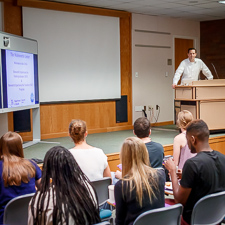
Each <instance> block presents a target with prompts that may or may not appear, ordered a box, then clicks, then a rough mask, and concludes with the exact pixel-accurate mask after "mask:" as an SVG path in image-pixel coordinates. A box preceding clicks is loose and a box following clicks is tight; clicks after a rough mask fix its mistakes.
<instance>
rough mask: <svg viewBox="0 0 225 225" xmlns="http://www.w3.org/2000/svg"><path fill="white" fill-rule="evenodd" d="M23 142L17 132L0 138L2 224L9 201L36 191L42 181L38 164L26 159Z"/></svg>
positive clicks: (0, 205) (8, 133)
mask: <svg viewBox="0 0 225 225" xmlns="http://www.w3.org/2000/svg"><path fill="white" fill-rule="evenodd" d="M22 142H23V141H22V138H21V136H20V135H19V134H17V133H15V132H7V133H6V134H4V135H3V136H2V137H1V139H0V175H1V176H0V224H3V215H4V209H5V206H6V205H7V203H8V202H9V201H10V200H11V199H13V198H15V197H17V196H20V195H24V194H29V193H34V192H35V191H36V189H35V186H39V184H40V181H41V170H40V168H39V167H38V166H37V164H36V163H35V162H33V161H31V160H27V159H24V153H23V147H22Z"/></svg>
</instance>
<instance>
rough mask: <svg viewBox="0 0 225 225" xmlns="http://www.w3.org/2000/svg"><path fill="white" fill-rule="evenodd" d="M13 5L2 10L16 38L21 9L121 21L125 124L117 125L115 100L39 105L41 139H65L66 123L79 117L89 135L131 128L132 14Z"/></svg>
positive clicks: (29, 1) (26, 2) (27, 2)
mask: <svg viewBox="0 0 225 225" xmlns="http://www.w3.org/2000/svg"><path fill="white" fill-rule="evenodd" d="M12 2H13V1H9V3H7V4H8V5H7V6H6V9H4V12H5V14H7V19H6V21H7V23H5V26H6V27H7V30H6V32H10V33H15V34H19V35H22V9H21V8H22V6H27V7H36V8H42V9H49V10H60V11H66V12H77V13H88V14H94V15H103V16H114V17H119V18H120V35H121V36H120V45H121V95H127V96H128V122H127V123H118V124H117V123H116V118H115V113H116V110H115V101H108V102H90V103H65V104H51V105H41V106H40V117H41V138H42V139H45V138H53V137H62V136H67V135H68V126H69V122H70V121H71V120H72V119H78V118H80V119H83V120H85V121H86V122H87V126H88V129H89V133H93V132H95V133H96V132H107V131H116V130H124V129H132V90H131V87H132V77H131V14H130V13H128V12H123V11H116V10H108V9H100V8H93V7H86V6H80V5H72V4H63V3H58V2H57V3H56V2H47V1H39V0H17V1H15V2H16V3H17V6H15V5H13V4H12ZM14 11H16V15H17V16H16V19H14V20H13V19H12V18H11V16H12V12H13V15H14V14H15V13H14ZM18 28H20V31H21V33H19V29H18ZM12 30H14V32H12ZM9 118H11V117H9ZM12 123H13V121H9V124H12ZM10 126H11V125H10ZM26 136H27V135H26ZM31 140H32V139H31Z"/></svg>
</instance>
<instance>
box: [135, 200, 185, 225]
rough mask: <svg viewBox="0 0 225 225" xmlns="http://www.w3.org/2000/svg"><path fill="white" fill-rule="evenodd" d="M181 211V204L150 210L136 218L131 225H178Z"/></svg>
mask: <svg viewBox="0 0 225 225" xmlns="http://www.w3.org/2000/svg"><path fill="white" fill-rule="evenodd" d="M182 211H183V206H182V205H181V204H175V205H172V206H168V207H163V208H158V209H152V210H149V211H147V212H144V213H142V214H141V215H140V216H138V217H137V219H136V220H135V221H134V224H133V225H148V224H149V225H150V224H157V225H165V224H166V225H180V220H181V215H182Z"/></svg>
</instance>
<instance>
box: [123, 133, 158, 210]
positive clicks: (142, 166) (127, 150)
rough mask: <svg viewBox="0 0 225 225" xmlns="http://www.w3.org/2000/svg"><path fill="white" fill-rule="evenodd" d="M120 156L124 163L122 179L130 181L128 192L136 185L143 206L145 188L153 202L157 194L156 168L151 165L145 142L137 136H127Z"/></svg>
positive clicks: (139, 201)
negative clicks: (154, 188)
mask: <svg viewBox="0 0 225 225" xmlns="http://www.w3.org/2000/svg"><path fill="white" fill-rule="evenodd" d="M120 157H121V162H122V165H123V170H122V177H123V179H122V180H124V181H127V182H128V183H129V185H128V187H129V191H128V192H131V191H132V190H133V188H134V187H135V189H136V196H137V200H138V203H139V205H140V206H142V200H143V199H142V196H143V190H145V191H147V194H148V196H149V199H150V202H151V201H152V199H153V197H154V196H155V193H154V192H153V187H157V182H156V179H155V178H156V170H155V169H153V168H151V167H150V163H149V155H148V151H147V149H146V146H145V144H144V142H143V141H142V140H141V139H139V138H137V137H129V138H126V139H125V141H124V143H123V145H122V148H121V153H120ZM150 183H151V185H150Z"/></svg>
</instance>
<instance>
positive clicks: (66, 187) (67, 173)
mask: <svg viewBox="0 0 225 225" xmlns="http://www.w3.org/2000/svg"><path fill="white" fill-rule="evenodd" d="M98 222H100V217H99V210H98V203H97V201H96V194H95V193H94V190H93V188H92V186H91V185H90V181H89V180H88V179H87V177H86V176H85V175H84V173H83V172H82V170H81V169H80V167H79V166H78V164H77V162H76V160H75V159H74V157H73V156H72V154H71V153H70V152H69V151H68V150H67V149H65V148H64V147H61V146H55V147H53V148H51V149H50V150H49V151H48V152H47V153H46V155H45V159H44V165H43V178H42V180H41V187H40V189H39V190H38V191H37V193H36V194H35V195H34V197H33V198H32V200H31V202H30V205H29V210H28V224H29V225H33V224H34V225H38V224H40V225H52V224H61V225H63V224H95V223H98Z"/></svg>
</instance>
